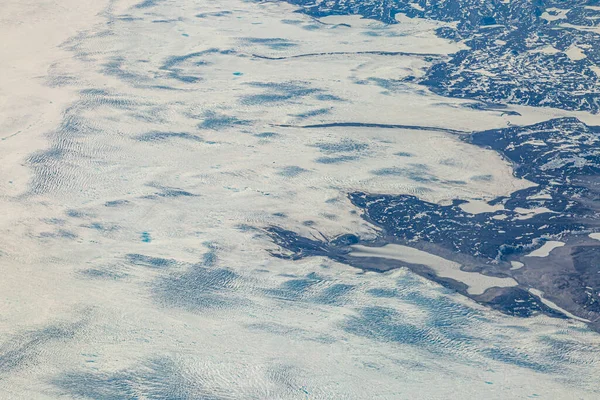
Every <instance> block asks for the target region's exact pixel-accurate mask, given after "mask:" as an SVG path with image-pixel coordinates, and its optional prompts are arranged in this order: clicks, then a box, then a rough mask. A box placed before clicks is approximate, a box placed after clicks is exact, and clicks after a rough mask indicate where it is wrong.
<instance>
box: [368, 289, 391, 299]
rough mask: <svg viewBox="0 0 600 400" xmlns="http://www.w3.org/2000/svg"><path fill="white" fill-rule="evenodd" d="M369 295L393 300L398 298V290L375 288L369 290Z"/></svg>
mask: <svg viewBox="0 0 600 400" xmlns="http://www.w3.org/2000/svg"><path fill="white" fill-rule="evenodd" d="M367 293H368V294H370V295H371V296H373V297H382V298H393V297H396V296H398V291H397V290H396V289H384V288H375V289H369V290H367Z"/></svg>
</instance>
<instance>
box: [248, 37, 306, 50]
mask: <svg viewBox="0 0 600 400" xmlns="http://www.w3.org/2000/svg"><path fill="white" fill-rule="evenodd" d="M240 40H241V41H242V42H243V43H246V44H258V45H262V46H265V47H268V48H269V49H271V50H286V49H289V48H291V47H296V46H298V44H297V43H294V42H292V41H291V40H289V39H284V38H256V37H247V38H241V39H240Z"/></svg>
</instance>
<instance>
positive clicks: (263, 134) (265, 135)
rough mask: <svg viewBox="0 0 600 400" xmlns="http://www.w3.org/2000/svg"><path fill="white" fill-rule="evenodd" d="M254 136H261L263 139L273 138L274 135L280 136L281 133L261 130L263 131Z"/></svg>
mask: <svg viewBox="0 0 600 400" xmlns="http://www.w3.org/2000/svg"><path fill="white" fill-rule="evenodd" d="M254 136H256V137H258V138H261V139H272V138H274V137H277V136H279V134H278V133H275V132H261V133H257V134H256V135H254Z"/></svg>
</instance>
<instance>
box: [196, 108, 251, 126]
mask: <svg viewBox="0 0 600 400" xmlns="http://www.w3.org/2000/svg"><path fill="white" fill-rule="evenodd" d="M248 124H250V121H248V120H241V119H238V118H236V117H233V116H228V115H223V114H217V113H215V112H212V111H209V112H206V113H205V114H204V120H203V121H202V122H201V123H199V124H198V127H199V128H201V129H210V130H213V131H219V130H223V129H225V128H230V127H234V126H243V125H248Z"/></svg>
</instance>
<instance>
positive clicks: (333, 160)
mask: <svg viewBox="0 0 600 400" xmlns="http://www.w3.org/2000/svg"><path fill="white" fill-rule="evenodd" d="M355 160H358V156H337V157H319V158H317V159H315V162H317V163H319V164H340V163H344V162H348V161H355Z"/></svg>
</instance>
